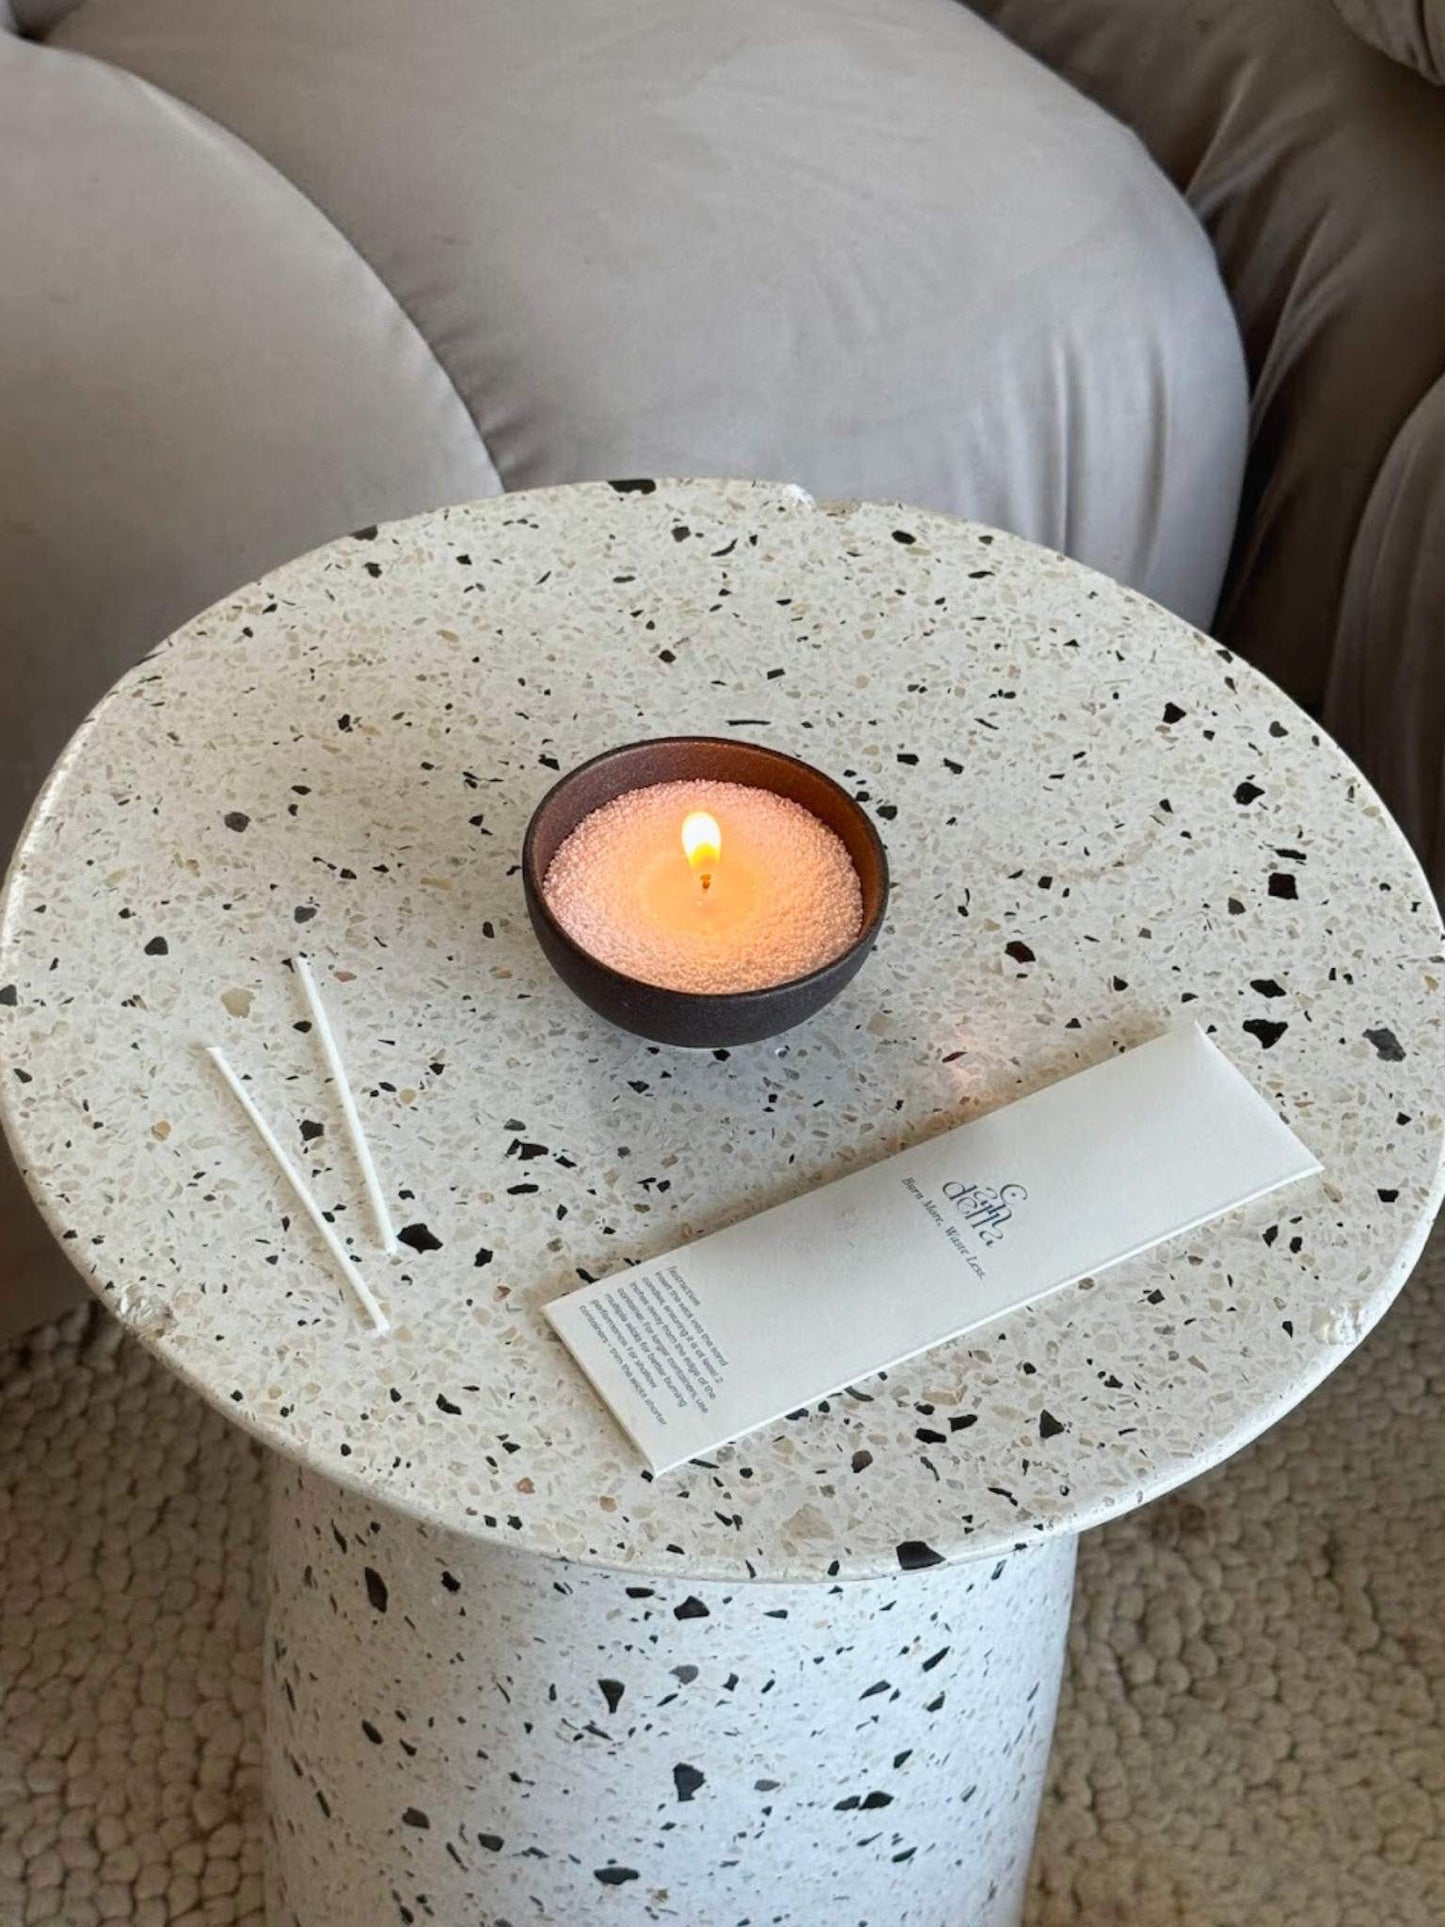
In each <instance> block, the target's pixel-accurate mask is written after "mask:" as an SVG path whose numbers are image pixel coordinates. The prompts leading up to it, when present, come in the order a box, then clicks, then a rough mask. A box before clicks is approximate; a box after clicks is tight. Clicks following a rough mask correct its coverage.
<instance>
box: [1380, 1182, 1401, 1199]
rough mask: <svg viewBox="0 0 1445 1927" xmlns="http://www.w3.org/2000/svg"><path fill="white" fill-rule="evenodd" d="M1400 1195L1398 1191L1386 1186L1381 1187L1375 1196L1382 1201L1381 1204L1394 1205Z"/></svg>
mask: <svg viewBox="0 0 1445 1927" xmlns="http://www.w3.org/2000/svg"><path fill="white" fill-rule="evenodd" d="M1399 1195H1400V1193H1399V1192H1398V1190H1393V1189H1390V1188H1387V1187H1386V1186H1384V1185H1381V1186H1380V1188H1379V1190H1378V1191H1376V1193H1375V1196H1376V1197H1377V1198H1378V1199H1379V1200H1380V1203H1381V1204H1394V1202H1395V1200H1396V1199H1397V1198H1398V1197H1399Z"/></svg>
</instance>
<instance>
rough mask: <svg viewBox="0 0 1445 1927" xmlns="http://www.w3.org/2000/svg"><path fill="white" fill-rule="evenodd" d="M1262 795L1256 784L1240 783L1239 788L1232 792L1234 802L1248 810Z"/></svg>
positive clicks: (1262, 792)
mask: <svg viewBox="0 0 1445 1927" xmlns="http://www.w3.org/2000/svg"><path fill="white" fill-rule="evenodd" d="M1263 795H1264V791H1263V790H1262V789H1261V788H1260V787H1259V784H1258V783H1241V784H1240V785H1239V788H1238V789H1237V790H1236V791H1235V792H1234V800H1235V802H1236V803H1239V804H1242V805H1243V806H1244V807H1245V808H1248V806H1249V805H1250V804H1251V803H1253V802H1254V801H1255V799H1256V798H1257V797H1260V796H1263Z"/></svg>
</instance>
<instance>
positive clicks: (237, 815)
mask: <svg viewBox="0 0 1445 1927" xmlns="http://www.w3.org/2000/svg"><path fill="white" fill-rule="evenodd" d="M221 821H222V822H223V823H224V824H225V826H226V828H227V829H228V830H234V831H235V832H236V833H237V835H238V836H239V835H240V833H241V831H242V830H249V829H250V827H251V819H250V817H249V816H247V814H246V812H245V811H244V810H227V811H226V814H225V815H224V816H223V817H222V818H221Z"/></svg>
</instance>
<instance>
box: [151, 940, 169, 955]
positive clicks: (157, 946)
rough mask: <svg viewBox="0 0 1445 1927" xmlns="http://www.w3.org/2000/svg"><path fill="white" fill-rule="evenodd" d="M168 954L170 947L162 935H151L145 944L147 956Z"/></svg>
mask: <svg viewBox="0 0 1445 1927" xmlns="http://www.w3.org/2000/svg"><path fill="white" fill-rule="evenodd" d="M170 954H171V947H170V945H169V944H168V943H167V942H166V940H165V938H164V937H152V938H151V940H150V942H149V943H148V944H147V945H146V955H147V956H148V957H168V956H169V955H170Z"/></svg>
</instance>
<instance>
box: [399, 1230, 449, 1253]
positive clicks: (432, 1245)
mask: <svg viewBox="0 0 1445 1927" xmlns="http://www.w3.org/2000/svg"><path fill="white" fill-rule="evenodd" d="M396 1235H397V1237H398V1238H400V1240H401V1242H402V1243H403V1244H404V1245H410V1246H411V1248H412V1250H413V1251H440V1250H441V1248H442V1241H441V1239H440V1238H439V1237H438V1236H437V1235H436V1233H435V1232H434V1231H431V1230H429V1229H428V1228H427V1226H426V1225H424V1224H409V1225H404V1226H403V1227H402V1229H401V1230H400V1231H398V1232H397V1234H396Z"/></svg>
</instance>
